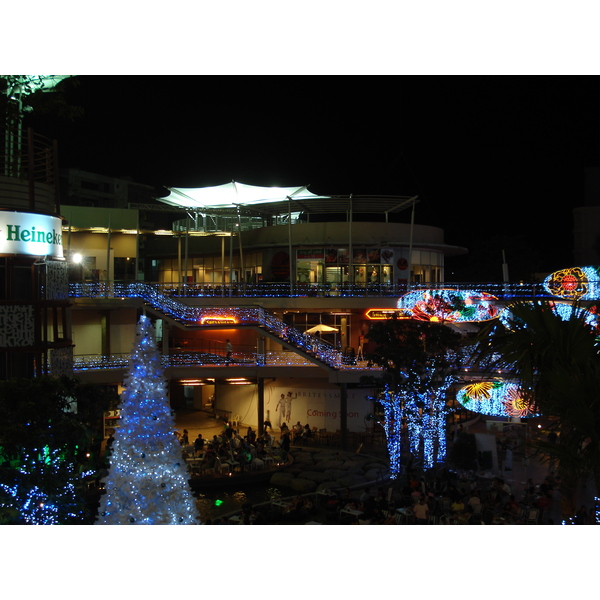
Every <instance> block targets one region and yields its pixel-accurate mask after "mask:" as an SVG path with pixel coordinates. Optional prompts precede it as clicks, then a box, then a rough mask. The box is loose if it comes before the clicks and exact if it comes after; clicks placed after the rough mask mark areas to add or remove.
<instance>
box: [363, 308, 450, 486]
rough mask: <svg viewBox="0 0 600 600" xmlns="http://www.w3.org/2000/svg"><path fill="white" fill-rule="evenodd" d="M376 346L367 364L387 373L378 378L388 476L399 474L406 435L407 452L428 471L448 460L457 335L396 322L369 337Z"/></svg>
mask: <svg viewBox="0 0 600 600" xmlns="http://www.w3.org/2000/svg"><path fill="white" fill-rule="evenodd" d="M367 337H368V339H369V340H370V341H373V342H375V343H376V344H377V350H376V351H375V352H373V353H371V354H369V356H368V358H369V359H370V360H372V361H373V362H374V363H376V364H378V365H380V366H381V367H383V376H382V377H381V378H379V381H378V383H379V386H380V389H381V392H380V393H379V394H378V396H377V397H376V400H377V401H378V402H379V403H380V404H381V405H382V407H383V410H384V417H385V422H384V424H383V426H384V430H385V433H386V440H387V445H388V453H389V456H390V473H391V476H392V478H394V479H395V478H397V477H398V475H399V474H400V472H401V464H400V460H401V453H402V447H401V446H402V439H403V430H404V427H406V432H407V436H408V451H409V452H410V454H411V455H413V457H415V458H417V459H419V460H421V461H422V466H423V468H425V469H430V468H432V467H433V466H435V464H436V463H440V462H443V461H444V460H445V458H446V417H447V415H448V412H449V409H448V407H447V402H446V392H447V390H448V388H449V387H450V385H451V384H452V383H453V382H454V381H455V377H454V375H453V373H452V371H453V367H454V363H455V358H456V355H455V350H456V349H457V348H458V346H459V345H460V343H461V337H460V335H459V334H457V333H455V332H453V331H452V330H450V329H449V328H447V327H445V326H444V325H443V324H442V323H432V322H427V321H417V320H412V319H400V318H397V317H395V316H394V317H392V318H390V319H388V320H386V321H382V322H381V323H377V324H376V325H374V326H373V327H372V328H371V331H370V332H369V334H368V335H367Z"/></svg>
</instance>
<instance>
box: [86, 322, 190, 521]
mask: <svg viewBox="0 0 600 600" xmlns="http://www.w3.org/2000/svg"><path fill="white" fill-rule="evenodd" d="M153 334H154V329H153V327H152V324H151V322H150V320H149V319H148V318H147V317H145V316H142V317H140V321H139V323H138V329H137V335H136V343H135V344H134V348H133V350H132V354H131V359H130V366H129V372H128V375H127V377H126V379H125V382H124V383H125V391H124V392H123V396H122V402H121V405H120V414H121V419H120V425H121V426H120V427H119V428H118V429H117V430H116V432H115V436H114V442H113V447H112V449H111V455H110V468H109V472H108V475H107V477H106V478H105V479H104V480H103V484H104V488H105V489H106V494H105V495H104V496H103V497H102V499H101V502H100V508H99V516H98V520H97V521H96V522H97V524H171V525H179V524H196V523H197V522H198V518H199V515H198V513H197V510H196V506H195V502H194V499H193V496H192V494H191V490H190V487H189V477H190V476H189V473H188V472H187V467H186V464H185V461H184V459H183V455H182V448H181V444H180V443H179V442H178V440H177V438H176V437H175V421H174V418H173V414H172V412H171V409H170V407H169V402H168V399H167V380H166V378H165V376H164V371H163V367H162V363H161V358H160V354H159V352H158V350H157V349H156V346H155V344H154V341H153V340H154V335H153Z"/></svg>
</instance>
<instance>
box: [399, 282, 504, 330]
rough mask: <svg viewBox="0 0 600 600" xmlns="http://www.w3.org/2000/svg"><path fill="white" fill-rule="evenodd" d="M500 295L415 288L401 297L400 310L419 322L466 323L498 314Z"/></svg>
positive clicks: (483, 319)
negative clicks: (498, 296)
mask: <svg viewBox="0 0 600 600" xmlns="http://www.w3.org/2000/svg"><path fill="white" fill-rule="evenodd" d="M497 300H498V298H496V297H495V296H492V295H490V294H487V293H485V292H478V291H475V290H461V289H439V290H437V289H436V290H430V289H427V290H414V291H412V292H408V293H407V294H405V295H404V296H402V297H401V298H400V299H399V300H398V305H397V306H398V309H400V310H404V311H411V313H412V318H413V319H417V320H419V321H446V322H451V323H465V322H474V321H475V322H478V321H487V320H489V319H494V318H495V317H497V316H498V315H499V314H500V313H501V311H502V308H501V307H499V306H497V304H496V302H497Z"/></svg>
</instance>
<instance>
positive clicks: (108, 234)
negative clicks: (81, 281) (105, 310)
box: [106, 213, 114, 298]
mask: <svg viewBox="0 0 600 600" xmlns="http://www.w3.org/2000/svg"><path fill="white" fill-rule="evenodd" d="M113 273H114V271H113ZM113 277H114V275H113ZM109 281H112V280H111V277H110V213H109V215H108V231H107V233H106V283H107V284H108V282H109ZM108 288H109V286H108V285H107V286H106V297H107V298H108Z"/></svg>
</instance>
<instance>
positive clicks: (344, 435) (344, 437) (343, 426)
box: [340, 383, 348, 450]
mask: <svg viewBox="0 0 600 600" xmlns="http://www.w3.org/2000/svg"><path fill="white" fill-rule="evenodd" d="M340 431H341V433H340V436H341V439H340V443H341V446H342V450H348V384H347V383H340Z"/></svg>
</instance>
